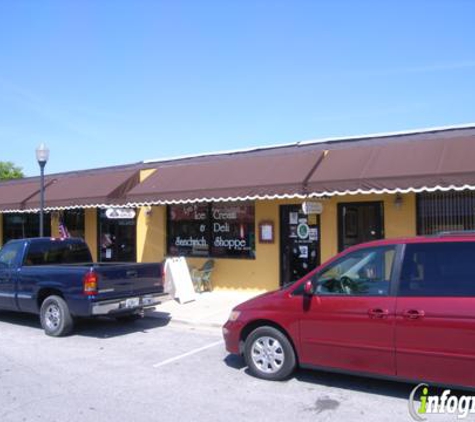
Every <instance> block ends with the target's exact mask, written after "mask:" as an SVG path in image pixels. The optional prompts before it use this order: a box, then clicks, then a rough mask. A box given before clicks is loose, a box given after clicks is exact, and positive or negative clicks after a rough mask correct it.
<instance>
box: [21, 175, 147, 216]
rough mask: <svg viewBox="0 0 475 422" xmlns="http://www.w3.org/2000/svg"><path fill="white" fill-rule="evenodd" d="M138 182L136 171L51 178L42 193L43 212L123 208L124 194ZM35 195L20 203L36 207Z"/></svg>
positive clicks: (28, 207) (38, 198)
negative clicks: (117, 206) (109, 206)
mask: <svg viewBox="0 0 475 422" xmlns="http://www.w3.org/2000/svg"><path fill="white" fill-rule="evenodd" d="M138 183H139V172H138V171H137V169H127V170H123V169H121V170H117V169H107V170H100V171H86V172H77V173H67V174H64V175H59V176H57V177H56V178H55V180H54V181H53V183H51V184H50V185H49V186H48V187H47V188H46V190H45V209H47V210H48V209H49V210H54V209H67V208H91V207H94V208H96V207H101V206H102V207H105V206H108V205H124V204H125V202H126V201H125V194H126V192H127V191H129V190H130V189H132V188H133V187H134V186H135V185H137V184H138ZM39 201H40V197H39V194H37V195H35V196H33V197H32V198H30V199H29V200H28V201H26V202H25V203H24V207H25V208H27V209H31V208H33V209H36V208H38V207H39Z"/></svg>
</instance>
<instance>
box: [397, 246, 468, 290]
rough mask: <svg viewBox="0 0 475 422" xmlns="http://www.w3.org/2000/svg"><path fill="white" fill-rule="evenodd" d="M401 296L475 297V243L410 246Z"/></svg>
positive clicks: (400, 287) (402, 280)
mask: <svg viewBox="0 0 475 422" xmlns="http://www.w3.org/2000/svg"><path fill="white" fill-rule="evenodd" d="M399 296H475V242H439V243H415V244H409V245H406V249H405V253H404V261H403V265H402V270H401V280H400V285H399Z"/></svg>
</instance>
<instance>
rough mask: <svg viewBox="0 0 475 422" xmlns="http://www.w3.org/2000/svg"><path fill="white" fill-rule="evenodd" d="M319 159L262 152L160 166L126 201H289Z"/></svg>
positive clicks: (309, 155) (313, 154) (316, 154)
mask: <svg viewBox="0 0 475 422" xmlns="http://www.w3.org/2000/svg"><path fill="white" fill-rule="evenodd" d="M321 155H322V151H311V152H308V151H305V152H304V151H293V152H292V153H291V154H289V153H288V151H287V150H268V151H258V152H253V153H252V154H246V153H244V154H231V155H226V156H212V157H207V158H206V159H191V160H182V161H179V162H169V163H163V164H161V165H158V166H157V171H156V172H155V173H153V174H152V175H151V176H150V177H149V178H147V179H146V180H145V181H144V182H142V183H141V184H140V185H138V186H136V187H135V188H134V189H132V190H131V191H130V192H129V193H128V194H127V199H128V200H129V202H130V203H135V204H141V203H174V202H191V201H222V200H231V199H233V200H246V199H256V198H275V197H286V196H295V195H296V194H299V193H300V194H302V181H303V180H304V179H305V178H306V177H307V175H308V174H309V173H310V172H311V170H312V167H313V166H314V165H315V163H316V162H317V160H318V159H319V158H320V157H321Z"/></svg>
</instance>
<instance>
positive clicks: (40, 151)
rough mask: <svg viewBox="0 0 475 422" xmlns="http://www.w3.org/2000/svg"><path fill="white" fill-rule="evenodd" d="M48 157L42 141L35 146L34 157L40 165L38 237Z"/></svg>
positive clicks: (42, 234) (43, 202) (41, 231)
mask: <svg viewBox="0 0 475 422" xmlns="http://www.w3.org/2000/svg"><path fill="white" fill-rule="evenodd" d="M48 158H49V149H48V148H47V146H46V145H45V144H44V143H41V144H40V146H39V147H38V148H36V159H37V160H38V164H39V165H40V171H41V181H40V237H43V236H44V226H43V221H44V219H43V217H44V208H45V166H46V162H47V161H48Z"/></svg>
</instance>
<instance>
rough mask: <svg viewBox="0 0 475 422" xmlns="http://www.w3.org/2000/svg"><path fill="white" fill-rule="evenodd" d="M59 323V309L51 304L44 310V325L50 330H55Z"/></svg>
mask: <svg viewBox="0 0 475 422" xmlns="http://www.w3.org/2000/svg"><path fill="white" fill-rule="evenodd" d="M60 323H61V312H60V310H59V307H58V306H57V305H55V304H51V305H49V306H48V308H47V309H46V313H45V324H46V326H47V327H48V328H49V329H50V330H55V329H56V328H58V326H59V324H60Z"/></svg>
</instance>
